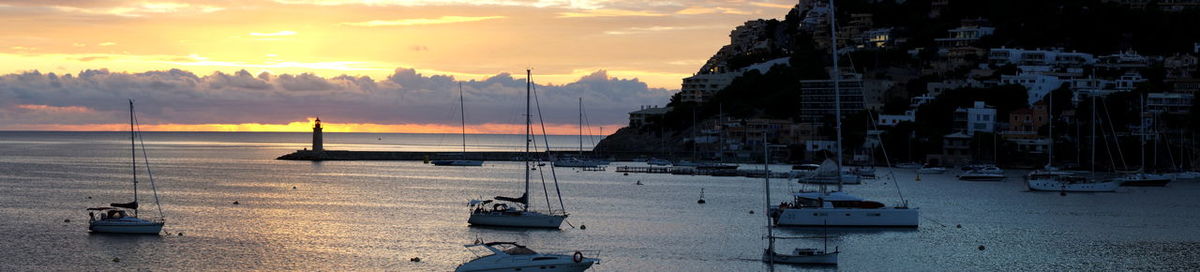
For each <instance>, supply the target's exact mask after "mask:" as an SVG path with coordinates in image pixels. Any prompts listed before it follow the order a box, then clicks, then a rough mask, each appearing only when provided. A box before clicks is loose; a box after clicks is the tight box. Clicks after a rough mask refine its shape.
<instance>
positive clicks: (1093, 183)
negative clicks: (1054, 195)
mask: <svg viewBox="0 0 1200 272" xmlns="http://www.w3.org/2000/svg"><path fill="white" fill-rule="evenodd" d="M1053 99H1054V96H1053V94H1051V96H1050V106H1051V108H1050V111H1048V112H1049V114H1051V118H1050V122H1049V124H1050V127H1049V131H1050V148H1049V151H1050V152H1049V153H1048V154H1047V156H1048V159H1047V160H1046V167H1045V168H1043V169H1039V170H1034V171H1033V172H1030V173H1029V174H1028V175H1026V177H1025V187H1026V188H1028V189H1029V190H1030V191H1047V192H1115V191H1117V187H1120V186H1121V181H1119V180H1106V181H1097V180H1094V179H1089V178H1087V177H1081V176H1076V175H1074V173H1071V172H1065V171H1059V170H1058V168H1055V167H1054V166H1053V165H1052V164H1053V163H1054V118H1053V114H1054V111H1053V109H1054V108H1053V105H1054V100H1053ZM1091 123H1092V144H1091V145H1092V147H1091V149H1092V171H1091V172H1092V173H1095V172H1096V98H1095V97H1092V122H1091Z"/></svg>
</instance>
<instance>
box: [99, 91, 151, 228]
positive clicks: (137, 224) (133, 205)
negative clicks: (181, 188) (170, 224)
mask: <svg viewBox="0 0 1200 272" xmlns="http://www.w3.org/2000/svg"><path fill="white" fill-rule="evenodd" d="M136 123H137V119H136V117H135V116H134V111H133V100H132V99H131V100H129V150H130V154H131V156H130V158H131V159H132V161H131V165H132V166H133V201H132V202H128V203H112V204H109V206H108V207H96V208H87V210H88V217H89V219H88V230H89V231H91V232H93V233H123V234H158V233H159V232H161V231H162V227H163V224H164V221H163V215H162V206H161V205H159V203H158V189H157V188H155V186H154V175H153V174H152V172H150V159H149V158H147V157H146V147H145V144H144V143H143V144H142V158H143V159H144V161H145V165H146V173H147V174H148V175H147V176H148V177H149V180H150V188H151V190H153V191H154V205H155V206H158V219H156V220H146V219H142V218H140V217H138V216H139V214H138V208H139V207H140V205H139V204H138V180H137V172H138V171H137V140H138V139H139V137H140V133H138V130H137V129H136ZM96 212H99V213H100V215H99V216H96Z"/></svg>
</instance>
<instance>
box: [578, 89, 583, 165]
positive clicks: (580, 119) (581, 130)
mask: <svg viewBox="0 0 1200 272" xmlns="http://www.w3.org/2000/svg"><path fill="white" fill-rule="evenodd" d="M579 157H580V159H582V158H583V97H580V98H579Z"/></svg>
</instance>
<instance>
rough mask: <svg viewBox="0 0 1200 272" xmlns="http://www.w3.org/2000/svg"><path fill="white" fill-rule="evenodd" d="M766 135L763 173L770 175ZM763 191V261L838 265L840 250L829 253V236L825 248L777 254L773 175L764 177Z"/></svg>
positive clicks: (825, 236) (824, 237)
mask: <svg viewBox="0 0 1200 272" xmlns="http://www.w3.org/2000/svg"><path fill="white" fill-rule="evenodd" d="M766 138H767V137H766V135H765V134H764V135H763V173H770V172H771V170H770V169H768V165H769V164H768V162H770V158H771V156H770V153H768V152H770V149H769V148H768V146H767V141H766ZM763 189H764V191H765V192H766V215H767V216H766V217H767V248H766V249H765V250H763V261H765V262H767V263H771V264H774V263H784V264H821V265H837V263H838V253H839V250H838V249H837V248H836V247H835V248H834V250H833V252H830V251H829V236H828V235H824V236H822V237H821V238H822V239H825V248H824V249H816V248H796V249H794V250H792V254H782V253H778V252H775V239H776V238H779V237H775V226H774V222H772V221H774V219H773V218H772V217H771V175H763Z"/></svg>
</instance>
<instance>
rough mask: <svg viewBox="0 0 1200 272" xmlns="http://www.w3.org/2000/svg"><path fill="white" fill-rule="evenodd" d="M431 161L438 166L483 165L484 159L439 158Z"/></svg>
mask: <svg viewBox="0 0 1200 272" xmlns="http://www.w3.org/2000/svg"><path fill="white" fill-rule="evenodd" d="M429 163H431V164H433V165H437V166H483V161H477V160H437V161H431V162H429Z"/></svg>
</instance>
